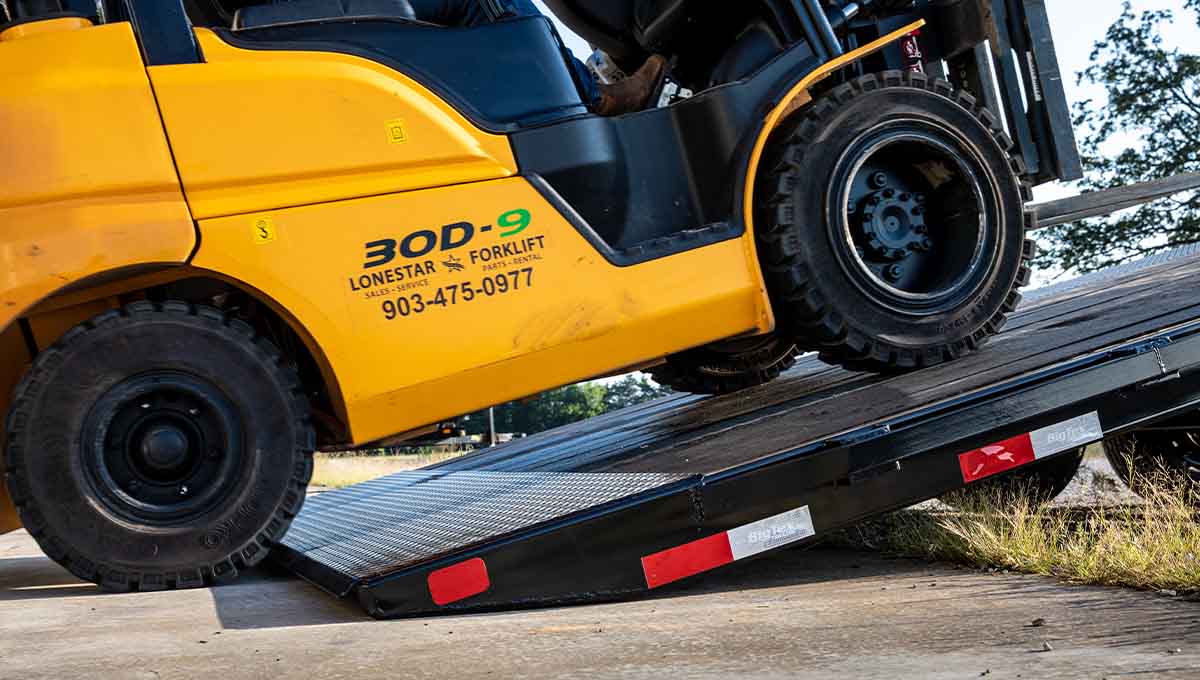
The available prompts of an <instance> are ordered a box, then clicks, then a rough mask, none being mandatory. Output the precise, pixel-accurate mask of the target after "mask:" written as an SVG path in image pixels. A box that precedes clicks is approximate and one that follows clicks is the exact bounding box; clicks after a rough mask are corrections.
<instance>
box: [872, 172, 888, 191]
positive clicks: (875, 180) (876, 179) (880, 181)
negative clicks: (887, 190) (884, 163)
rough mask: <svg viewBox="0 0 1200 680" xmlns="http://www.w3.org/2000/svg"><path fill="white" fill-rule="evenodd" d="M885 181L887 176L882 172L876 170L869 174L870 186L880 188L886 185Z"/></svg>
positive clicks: (886, 181)
mask: <svg viewBox="0 0 1200 680" xmlns="http://www.w3.org/2000/svg"><path fill="white" fill-rule="evenodd" d="M887 183H888V178H887V175H885V174H884V173H882V172H877V173H875V174H874V175H871V186H873V187H875V188H876V189H882V188H884V187H886V186H887Z"/></svg>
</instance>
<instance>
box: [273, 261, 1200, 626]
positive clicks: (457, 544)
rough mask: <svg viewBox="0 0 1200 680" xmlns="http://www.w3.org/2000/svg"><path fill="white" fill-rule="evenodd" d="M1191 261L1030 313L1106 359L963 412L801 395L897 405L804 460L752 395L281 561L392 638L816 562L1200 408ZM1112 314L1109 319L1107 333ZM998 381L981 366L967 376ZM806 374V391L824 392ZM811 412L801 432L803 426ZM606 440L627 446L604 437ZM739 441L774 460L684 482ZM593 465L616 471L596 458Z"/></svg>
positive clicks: (327, 508)
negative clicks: (665, 432)
mask: <svg viewBox="0 0 1200 680" xmlns="http://www.w3.org/2000/svg"><path fill="white" fill-rule="evenodd" d="M1183 255H1184V257H1183V259H1179V258H1173V259H1170V258H1168V259H1166V260H1165V261H1150V262H1147V263H1142V264H1139V265H1134V266H1131V267H1127V268H1123V269H1119V270H1117V271H1115V272H1109V273H1105V274H1102V275H1100V276H1096V277H1092V278H1091V279H1089V280H1087V281H1085V282H1083V283H1081V284H1075V285H1074V286H1068V287H1066V288H1060V289H1059V292H1058V293H1057V294H1056V295H1057V297H1055V298H1054V299H1053V300H1049V301H1047V300H1046V298H1045V296H1043V299H1042V300H1041V301H1040V302H1038V303H1036V304H1034V305H1032V311H1031V314H1032V315H1033V316H1036V317H1037V318H1038V319H1039V321H1038V323H1030V324H1027V325H1026V326H1023V327H1022V328H1019V329H1017V330H1015V331H1014V333H1016V334H1018V335H1019V334H1026V335H1027V336H1028V337H1025V338H1023V339H1022V341H1023V342H1026V343H1027V344H1030V343H1031V346H1032V347H1034V348H1036V347H1037V343H1038V342H1043V343H1045V344H1047V348H1046V351H1049V349H1050V347H1051V345H1050V343H1057V342H1059V340H1058V339H1056V338H1058V337H1059V336H1056V335H1055V332H1054V330H1053V329H1054V328H1055V327H1054V325H1053V323H1054V322H1055V321H1056V319H1055V318H1054V317H1053V313H1054V311H1055V310H1056V309H1057V307H1055V305H1060V306H1061V305H1068V306H1071V305H1074V306H1078V307H1079V308H1078V309H1074V310H1073V311H1069V312H1066V313H1063V316H1062V318H1061V319H1059V320H1058V322H1059V323H1061V324H1068V325H1070V324H1083V325H1084V326H1075V327H1087V328H1088V332H1089V333H1091V335H1087V337H1089V338H1094V339H1093V340H1089V341H1087V342H1086V343H1084V344H1083V345H1080V348H1081V349H1083V351H1081V352H1080V353H1078V354H1077V355H1074V356H1070V357H1069V358H1067V359H1064V360H1061V361H1055V362H1053V363H1052V364H1050V365H1045V366H1042V367H1039V368H1037V369H1034V370H1027V371H1023V372H1019V373H1017V374H1014V375H1010V376H1008V377H1005V378H1003V379H998V380H995V381H993V382H984V383H982V384H979V385H977V386H974V387H971V388H970V389H965V390H961V391H958V392H957V393H955V392H954V390H953V389H952V383H948V384H947V385H940V386H939V385H934V386H933V387H932V388H931V389H934V390H943V391H945V392H946V393H947V394H950V395H951V396H948V397H946V398H943V399H937V400H934V401H932V402H929V403H924V404H921V405H917V406H915V407H913V406H912V405H909V404H906V403H904V400H903V399H902V398H900V397H901V395H899V394H896V393H895V390H892V389H890V388H889V384H890V383H889V382H888V380H887V379H878V378H868V377H865V376H864V377H845V378H841V377H839V378H838V380H844V381H849V382H840V383H839V382H837V381H834V382H832V383H830V380H829V379H818V377H809V378H805V377H804V376H801V377H799V378H796V379H794V380H795V382H796V386H797V387H796V389H800V388H802V387H803V386H804V385H808V386H810V387H812V388H814V389H818V388H819V389H824V388H828V389H831V390H832V391H833V392H837V390H839V389H841V390H842V391H843V392H846V393H847V394H849V393H853V394H854V395H855V396H854V397H853V398H856V399H860V400H861V399H881V400H891V402H889V403H887V404H886V405H885V406H881V407H880V408H885V409H886V411H887V413H886V415H885V416H883V417H877V418H870V419H866V420H864V421H863V422H860V423H859V424H858V425H857V426H855V427H851V428H849V429H846V430H842V431H839V432H836V433H834V434H831V435H824V436H820V437H816V438H812V439H809V440H805V437H804V435H802V434H797V435H796V436H795V443H794V445H789V446H784V447H779V446H778V442H779V441H780V439H779V437H780V436H783V435H781V433H780V432H781V431H780V430H779V429H778V426H779V424H780V423H785V422H786V417H787V408H788V407H787V405H786V404H785V403H784V402H782V401H776V402H774V403H765V404H763V405H762V406H759V407H755V406H753V402H754V400H755V399H756V398H759V399H763V400H764V401H769V400H767V399H766V397H763V396H762V395H763V394H765V393H762V392H760V393H758V395H759V396H757V397H756V396H755V395H754V394H751V395H749V396H746V395H734V396H732V397H724V398H717V399H713V400H700V399H698V398H681V399H680V400H679V401H677V402H669V404H668V405H664V406H651V407H639V408H637V409H633V410H631V411H629V412H627V413H624V414H617V415H615V416H612V417H608V420H607V421H606V422H602V423H599V424H596V425H595V426H581V427H582V428H583V429H579V428H576V429H570V428H568V429H567V430H566V431H564V432H561V433H553V432H552V433H547V434H546V435H542V436H540V437H534V438H530V439H527V440H523V441H521V442H518V443H516V444H513V445H506V446H501V447H497V448H495V449H490V450H487V451H484V452H480V453H476V454H473V455H471V456H467V457H465V458H463V459H459V460H457V461H451V462H449V463H446V464H442V465H439V466H434V467H432V468H428V469H426V470H424V471H419V472H416V473H402V474H400V475H394V476H392V477H389V478H384V479H382V480H378V481H377V482H370V483H367V484H365V485H361V486H360V487H357V488H354V487H352V488H350V489H347V490H343V491H335V492H330V493H328V494H322V495H319V496H316V497H314V498H313V499H310V502H309V505H308V506H307V507H306V509H305V510H304V512H302V513H301V515H300V517H299V518H298V519H297V522H296V524H295V525H294V527H293V531H292V533H291V534H289V535H288V537H287V538H285V540H284V542H283V545H282V546H281V547H280V548H279V549H278V550H277V551H276V559H278V560H279V561H280V562H281V563H282V564H284V565H285V566H286V567H288V568H289V569H291V570H292V571H294V572H295V573H297V574H299V575H300V576H302V577H304V578H306V579H308V580H309V581H312V582H313V583H316V584H317V585H319V586H321V587H322V588H324V589H326V590H328V591H330V592H331V593H333V594H335V595H338V596H348V595H354V596H356V597H357V598H358V600H359V601H360V602H361V603H362V605H363V607H364V608H365V609H366V611H367V612H368V613H370V614H371V615H373V616H376V617H379V618H391V617H400V616H413V615H425V614H437V613H448V612H465V611H485V610H494V609H508V608H516V607H527V606H545V605H559V604H566V603H577V602H592V601H600V600H610V599H615V598H623V597H629V596H634V595H638V594H642V593H646V592H648V591H651V590H655V589H657V588H660V587H663V586H666V585H668V584H670V583H672V582H675V581H677V580H680V579H683V578H686V577H688V576H691V575H694V574H698V573H701V572H704V571H707V570H710V569H713V568H717V567H720V566H723V565H725V564H729V563H731V562H734V561H737V560H739V559H742V558H746V557H752V556H755V555H759V554H762V553H765V552H769V551H771V550H774V549H778V548H782V547H785V546H791V545H802V544H805V543H808V542H811V541H813V540H816V539H818V538H819V537H820V536H822V535H825V534H828V533H829V532H831V531H833V530H836V529H838V528H841V527H846V526H849V525H852V524H854V523H855V522H858V521H861V520H863V519H866V518H869V517H871V516H873V515H877V514H879V513H882V512H885V511H888V510H893V509H896V508H901V507H905V506H907V505H910V504H913V503H916V502H919V501H923V500H926V499H928V498H933V497H936V496H938V495H941V494H943V493H946V492H948V491H951V490H954V489H957V488H960V487H962V486H964V485H965V484H968V483H973V482H975V481H978V480H979V479H982V478H985V477H988V476H990V475H992V474H999V473H1003V472H1005V471H1008V470H1010V469H1014V468H1015V467H1019V466H1020V465H1021V464H1024V463H1029V462H1033V461H1034V460H1036V459H1040V458H1044V457H1046V456H1051V455H1056V454H1058V453H1060V452H1062V451H1066V450H1069V449H1073V448H1075V447H1077V446H1080V445H1084V444H1088V443H1092V442H1095V441H1098V440H1100V439H1102V438H1104V437H1107V436H1111V435H1114V434H1119V433H1121V432H1123V431H1125V430H1128V429H1131V428H1134V427H1137V426H1139V425H1143V424H1146V423H1148V422H1152V421H1154V420H1157V419H1160V418H1166V417H1170V416H1171V415H1174V414H1177V413H1180V412H1182V411H1185V410H1188V409H1193V408H1196V407H1197V405H1200V300H1197V302H1196V303H1195V304H1193V303H1192V302H1191V299H1192V298H1194V297H1195V295H1194V293H1195V292H1197V291H1200V253H1197V252H1195V251H1194V250H1193V252H1189V253H1184V254H1183ZM1193 272H1195V273H1193ZM1156 281H1157V283H1154V282H1156ZM1148 286H1159V287H1160V288H1161V292H1159V289H1157V288H1156V289H1155V290H1154V291H1151V290H1150V289H1149V288H1147V287H1148ZM1122 290H1126V291H1127V292H1126V294H1125V297H1124V298H1122V297H1121V295H1120V291H1122ZM1139 291H1140V292H1139ZM1089 296H1090V297H1089ZM1139 296H1141V297H1140V298H1139ZM1149 297H1154V298H1156V299H1159V303H1158V304H1159V305H1160V307H1161V308H1159V309H1156V310H1150V311H1147V310H1146V309H1145V308H1146V307H1147V305H1146V304H1145V303H1144V302H1142V300H1141V298H1149ZM1076 298H1079V299H1084V298H1087V299H1089V300H1090V302H1088V303H1087V304H1084V303H1079V304H1076V303H1075V302H1073V300H1075V299H1076ZM1135 298H1137V299H1135ZM1056 300H1057V301H1056ZM1114 300H1115V301H1116V302H1114ZM1121 300H1126V302H1124V303H1121V302H1120V301H1121ZM1122 304H1123V305H1124V306H1123V307H1122ZM1039 305H1040V306H1039ZM1106 309H1108V310H1114V309H1117V310H1118V311H1111V312H1110V315H1111V316H1110V317H1109V318H1107V319H1106V318H1105V313H1106V312H1105V310H1106ZM1120 309H1124V310H1126V311H1119V310H1120ZM1138 310H1142V311H1141V312H1139V311H1138ZM1137 313H1141V314H1142V315H1143V316H1145V317H1147V318H1142V317H1138V320H1137V322H1136V323H1135V322H1134V319H1133V317H1132V316H1128V315H1135V314H1137ZM1126 316H1128V318H1126ZM1097 318H1100V319H1104V321H1100V322H1097ZM1106 322H1107V324H1108V326H1107V327H1106V326H1105V325H1104V324H1105V323H1106ZM1039 324H1041V325H1039ZM1089 325H1090V326H1089ZM1122 333H1124V334H1125V335H1126V337H1121V334H1122ZM1114 337H1116V339H1114ZM1041 338H1045V339H1044V340H1042V339H1041ZM1014 341H1015V340H1014ZM993 354H995V353H993ZM1001 360H1004V357H1003V355H1002V354H1001V355H1000V356H995V355H993V356H991V357H990V359H989V357H988V356H987V355H986V353H985V356H984V357H983V358H980V359H978V360H977V362H978V366H988V365H989V364H988V362H989V361H991V362H993V363H995V362H997V361H1001ZM956 363H957V362H956ZM814 365H815V362H810V363H809V364H808V367H809V369H810V370H811V371H813V373H812V375H813V376H820V375H824V374H825V373H829V372H830V371H832V369H829V370H828V371H826V370H823V369H822V370H818V369H815V368H813V366H814ZM951 366H954V364H951ZM975 370H977V369H974V368H971V367H970V366H965V365H964V367H963V368H962V369H959V370H957V372H954V371H950V370H949V369H947V372H946V373H945V374H944V377H945V378H946V379H948V380H951V381H953V380H961V379H962V375H963V374H965V372H966V371H975ZM924 373H926V372H922V373H921V374H915V375H922V374H924ZM839 375H841V374H840V373H839ZM846 376H849V374H846ZM822 380H824V382H822ZM830 384H832V385H833V386H832V387H829V385H830ZM766 389H769V388H766ZM752 392H753V391H752ZM836 399H838V397H837V396H836V395H835V396H834V397H831V400H834V401H835V406H830V407H827V408H830V409H832V408H836ZM747 402H750V405H747ZM814 408H816V407H809V408H808V410H807V411H804V410H803V409H801V410H799V411H797V412H799V413H805V414H806V415H807V416H810V417H811V416H812V415H813V414H814V413H819V410H817V411H814ZM696 410H703V411H704V412H705V414H706V415H705V418H707V420H706V421H705V424H704V426H703V427H701V428H700V429H699V430H698V432H699V434H697V435H696V436H695V437H694V438H692V439H689V440H685V441H683V442H682V443H680V442H676V443H675V444H663V445H662V446H663V447H666V448H671V449H672V450H671V453H670V455H667V456H662V455H661V454H657V455H652V456H643V455H641V453H640V452H642V451H643V450H653V449H654V448H655V447H656V446H657V445H656V444H654V443H652V442H650V441H649V440H648V439H646V438H645V437H643V436H642V435H640V434H637V433H638V432H640V431H641V430H639V429H638V428H639V425H638V423H642V425H647V423H644V422H642V421H652V420H654V421H658V420H662V419H664V418H665V419H667V420H670V419H672V418H685V416H684V415H682V414H684V413H685V412H691V411H696ZM772 422H773V423H774V425H771V423H772ZM614 423H616V424H617V425H619V427H618V428H617V432H616V434H611V435H610V434H607V433H605V431H604V430H603V429H602V428H604V427H605V426H606V425H607V426H611V425H613V424H614ZM622 423H624V424H623V425H622ZM705 427H707V428H708V429H707V430H705V429H704V428H705ZM756 428H762V430H761V433H760V435H761V436H760V435H757V434H756ZM773 428H774V429H773ZM643 429H644V428H643ZM731 432H732V433H735V434H738V435H739V437H741V439H740V441H743V442H750V443H751V444H752V445H753V446H761V447H762V448H761V449H758V450H755V449H754V448H753V446H752V447H750V448H746V449H743V450H736V449H734V448H731V449H730V450H728V451H722V450H720V449H719V447H718V453H717V454H712V453H711V449H712V447H711V446H709V449H710V452H709V454H707V455H708V457H709V460H708V461H707V462H704V461H705V455H697V456H696V457H695V460H696V462H695V463H694V469H691V470H689V469H688V467H689V463H688V462H687V461H689V460H691V458H690V457H689V455H688V452H689V451H696V450H697V447H698V446H699V447H703V446H704V444H703V442H704V441H705V439H706V438H710V439H711V438H717V439H718V441H719V438H720V437H721V436H724V435H723V434H722V433H724V434H728V433H731ZM597 437H610V438H611V437H615V438H617V439H620V438H622V437H623V438H625V439H626V440H627V441H617V442H616V443H614V442H612V441H608V440H607V439H602V438H601V439H598V438H597ZM756 437H759V438H758V439H756ZM734 440H735V441H737V440H738V439H737V438H734ZM672 447H673V448H672ZM600 449H603V450H611V451H615V452H617V453H615V454H612V455H609V454H593V452H594V451H595V450H600ZM713 455H716V456H717V459H716V460H717V462H715V463H714V462H713V459H712V456H713ZM630 461H633V462H632V463H631V462H630ZM414 499H416V500H414Z"/></svg>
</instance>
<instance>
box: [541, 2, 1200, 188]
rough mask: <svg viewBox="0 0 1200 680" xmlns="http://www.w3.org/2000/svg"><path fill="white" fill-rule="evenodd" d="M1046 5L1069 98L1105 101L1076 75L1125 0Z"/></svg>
mask: <svg viewBox="0 0 1200 680" xmlns="http://www.w3.org/2000/svg"><path fill="white" fill-rule="evenodd" d="M538 4H539V5H540V4H541V3H540V2H539V3H538ZM1046 5H1047V8H1048V10H1049V12H1050V24H1051V28H1052V29H1053V30H1054V39H1055V44H1056V46H1057V49H1058V59H1059V66H1060V68H1061V69H1062V72H1063V74H1064V81H1065V85H1066V90H1067V97H1068V99H1070V100H1071V101H1072V102H1075V101H1080V100H1083V99H1087V98H1089V97H1090V98H1092V99H1094V100H1095V101H1096V102H1098V103H1102V102H1103V101H1104V90H1103V89H1102V88H1098V87H1096V86H1086V85H1085V86H1081V85H1078V84H1077V83H1076V75H1077V74H1078V73H1079V72H1080V71H1082V70H1083V69H1085V68H1087V66H1088V63H1089V60H1090V59H1089V58H1090V56H1091V52H1092V46H1093V45H1094V43H1095V41H1096V40H1097V39H1099V38H1102V37H1103V36H1104V33H1105V31H1107V30H1108V27H1109V26H1111V25H1112V23H1113V22H1114V21H1116V19H1117V17H1119V16H1120V15H1121V9H1122V5H1123V0H1047V2H1046ZM1134 6H1135V7H1136V8H1137V10H1139V11H1141V10H1153V9H1174V10H1176V18H1177V20H1176V21H1175V22H1174V23H1173V24H1172V25H1171V27H1170V28H1169V29H1168V30H1167V31H1166V35H1165V36H1164V37H1165V39H1166V43H1167V45H1168V46H1179V47H1183V46H1187V45H1200V27H1198V26H1197V25H1196V22H1195V21H1194V19H1193V15H1192V14H1191V12H1189V11H1187V10H1184V9H1183V0H1136V1H1135V2H1134ZM543 10H544V7H543ZM559 29H560V31H562V33H563V36H564V38H565V39H566V41H567V44H568V46H569V47H570V48H571V49H572V50H573V51H574V52H575V53H576V54H577V55H579V56H580V58H586V57H587V55H588V54H589V53H590V52H591V49H590V48H589V47H588V45H587V43H585V42H584V41H583V40H582V39H580V38H579V37H578V36H575V35H574V34H572V33H571V32H570V30H569V29H567V28H566V27H565V26H562V25H561V24H559ZM1073 193H1075V191H1074V190H1073V189H1072V188H1071V187H1069V186H1058V185H1047V186H1043V187H1039V188H1038V190H1037V191H1036V192H1035V198H1036V199H1037V200H1040V201H1044V200H1052V199H1055V198H1061V197H1064V196H1069V195H1071V194H1073Z"/></svg>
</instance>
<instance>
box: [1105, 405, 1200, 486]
mask: <svg viewBox="0 0 1200 680" xmlns="http://www.w3.org/2000/svg"><path fill="white" fill-rule="evenodd" d="M1104 455H1105V457H1107V458H1108V462H1109V463H1110V464H1111V465H1112V466H1113V470H1115V471H1116V473H1117V476H1118V477H1120V478H1121V481H1123V482H1125V484H1126V485H1127V486H1129V488H1130V490H1132V491H1133V492H1134V493H1136V494H1138V495H1139V496H1142V497H1143V498H1145V497H1146V496H1147V495H1150V494H1152V493H1153V490H1152V488H1151V487H1154V486H1158V485H1161V483H1162V482H1163V481H1166V480H1164V476H1167V477H1172V478H1174V479H1176V480H1182V481H1184V482H1186V483H1187V484H1189V485H1190V486H1191V490H1192V493H1193V499H1194V500H1195V501H1196V502H1197V503H1198V504H1200V427H1196V416H1195V415H1194V414H1192V415H1189V416H1187V417H1186V418H1183V419H1179V420H1174V421H1171V420H1168V421H1166V422H1164V423H1160V424H1159V425H1157V426H1156V427H1155V428H1152V429H1145V430H1137V431H1134V432H1131V433H1129V434H1124V435H1117V436H1116V437H1112V438H1110V439H1108V440H1106V441H1105V442H1104Z"/></svg>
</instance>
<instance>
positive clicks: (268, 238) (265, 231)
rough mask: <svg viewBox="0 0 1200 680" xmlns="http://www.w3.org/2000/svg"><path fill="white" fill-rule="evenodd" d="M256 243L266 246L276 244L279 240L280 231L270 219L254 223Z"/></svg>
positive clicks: (266, 218) (260, 219)
mask: <svg viewBox="0 0 1200 680" xmlns="http://www.w3.org/2000/svg"><path fill="white" fill-rule="evenodd" d="M253 231H254V243H256V244H257V245H260V246H261V245H265V244H267V243H274V242H275V241H276V240H277V239H278V238H279V230H278V229H276V228H275V223H274V222H272V221H271V218H270V217H260V218H258V219H257V220H255V221H254V230H253Z"/></svg>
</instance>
